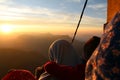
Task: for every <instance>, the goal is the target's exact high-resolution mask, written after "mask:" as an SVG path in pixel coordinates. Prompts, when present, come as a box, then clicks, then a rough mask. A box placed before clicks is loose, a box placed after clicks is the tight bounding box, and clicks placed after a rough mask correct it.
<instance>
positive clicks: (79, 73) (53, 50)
mask: <svg viewBox="0 0 120 80" xmlns="http://www.w3.org/2000/svg"><path fill="white" fill-rule="evenodd" d="M99 41H100V38H99V37H96V36H94V37H92V38H91V39H89V40H88V41H87V42H86V44H85V45H84V55H83V57H84V59H85V63H83V62H82V59H81V58H80V57H79V56H78V55H77V54H76V52H75V50H74V48H73V47H72V45H71V44H70V43H69V42H68V41H66V40H57V41H55V42H54V43H53V44H52V45H51V46H50V48H49V57H50V61H49V62H47V63H46V64H44V66H43V68H44V70H45V72H47V73H48V74H50V75H52V76H54V77H55V78H56V80H84V78H85V66H86V62H87V60H88V59H89V57H90V55H91V54H92V52H93V51H94V50H95V48H96V47H97V45H98V44H99ZM87 56H88V57H87ZM41 77H42V75H41V76H40V78H39V80H42V79H41ZM43 80H44V79H43ZM45 80H47V79H45Z"/></svg>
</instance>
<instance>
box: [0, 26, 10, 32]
mask: <svg viewBox="0 0 120 80" xmlns="http://www.w3.org/2000/svg"><path fill="white" fill-rule="evenodd" d="M1 31H2V32H4V33H10V32H12V27H11V26H10V25H1Z"/></svg>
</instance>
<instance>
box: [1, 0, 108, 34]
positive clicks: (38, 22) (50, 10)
mask: <svg viewBox="0 0 120 80" xmlns="http://www.w3.org/2000/svg"><path fill="white" fill-rule="evenodd" d="M106 1H107V0H88V5H87V8H86V10H85V14H84V17H83V19H82V23H81V26H80V29H79V30H80V31H79V32H78V33H80V34H84V33H91V32H93V33H96V34H99V33H101V32H102V27H103V24H104V23H105V22H106ZM84 2H85V0H0V33H7V32H11V33H14V32H41V33H45V32H50V33H57V34H73V33H74V31H75V28H76V25H77V23H78V20H79V16H80V13H81V10H82V7H83V4H84ZM5 27H6V29H7V30H6V29H5Z"/></svg>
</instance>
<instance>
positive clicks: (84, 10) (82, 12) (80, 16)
mask: <svg viewBox="0 0 120 80" xmlns="http://www.w3.org/2000/svg"><path fill="white" fill-rule="evenodd" d="M87 2H88V0H86V1H85V4H84V7H83V10H82V13H81V16H80V19H79V22H78V25H77V28H76V30H75V33H74V36H73V39H72V42H71V43H73V42H74V39H75V37H76V34H77V31H78V28H79V25H80V23H81V20H82V17H83V13H84V11H85V8H86V5H87Z"/></svg>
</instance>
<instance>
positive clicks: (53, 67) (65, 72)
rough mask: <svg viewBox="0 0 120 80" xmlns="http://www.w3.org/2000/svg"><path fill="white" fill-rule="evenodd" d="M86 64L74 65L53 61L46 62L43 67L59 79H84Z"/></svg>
mask: <svg viewBox="0 0 120 80" xmlns="http://www.w3.org/2000/svg"><path fill="white" fill-rule="evenodd" d="M85 66H86V64H79V65H77V66H75V67H71V66H65V65H59V64H57V63H55V62H47V63H46V64H45V65H44V69H45V70H46V71H47V72H48V73H49V74H51V75H53V76H55V77H57V78H58V79H60V80H84V79H85Z"/></svg>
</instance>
